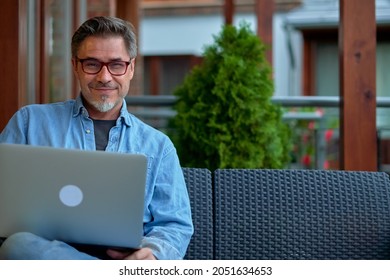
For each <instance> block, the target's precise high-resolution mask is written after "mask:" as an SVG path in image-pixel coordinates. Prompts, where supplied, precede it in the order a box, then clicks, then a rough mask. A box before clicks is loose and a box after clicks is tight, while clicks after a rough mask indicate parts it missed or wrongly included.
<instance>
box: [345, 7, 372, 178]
mask: <svg viewBox="0 0 390 280" xmlns="http://www.w3.org/2000/svg"><path fill="white" fill-rule="evenodd" d="M339 31H340V32H339V50H340V52H339V54H340V98H341V105H340V121H341V123H340V130H341V131H340V133H341V141H340V142H341V143H340V164H341V169H344V170H367V171H376V170H377V169H378V162H377V134H376V92H375V91H376V85H375V84H376V76H375V68H376V20H375V0H367V1H359V5H357V4H356V2H355V1H350V0H340V29H339Z"/></svg>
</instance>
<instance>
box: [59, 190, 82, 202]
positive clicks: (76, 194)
mask: <svg viewBox="0 0 390 280" xmlns="http://www.w3.org/2000/svg"><path fill="white" fill-rule="evenodd" d="M60 200H61V202H62V203H63V204H65V205H66V206H69V207H75V206H78V205H79V204H80V203H81V202H82V201H83V192H82V191H81V189H80V188H79V187H77V186H75V185H66V186H63V187H62V188H61V190H60Z"/></svg>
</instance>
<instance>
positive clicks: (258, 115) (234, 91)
mask: <svg viewBox="0 0 390 280" xmlns="http://www.w3.org/2000/svg"><path fill="white" fill-rule="evenodd" d="M214 40H215V42H214V43H213V44H212V45H210V46H206V48H205V51H204V54H203V58H204V59H203V62H202V64H200V65H198V66H196V67H194V68H193V69H192V71H191V72H190V73H189V74H188V75H187V76H186V78H185V80H184V82H183V84H181V85H180V86H178V87H177V88H176V89H175V91H174V95H175V96H177V97H178V102H177V103H176V105H175V110H176V112H177V114H176V116H175V117H174V118H172V119H171V121H170V127H171V128H173V129H172V130H171V135H170V136H171V138H172V140H173V142H174V143H175V145H176V148H177V150H178V154H179V158H180V161H181V164H182V166H186V167H205V168H208V169H210V170H212V171H213V170H215V169H217V168H283V167H284V166H285V165H286V164H287V163H288V162H289V153H290V142H289V138H290V131H289V129H288V127H287V125H286V124H285V123H283V121H282V110H281V108H280V107H278V106H276V105H275V104H273V103H272V102H271V97H272V94H273V91H274V86H273V80H272V73H271V67H270V66H269V64H268V62H267V61H266V58H265V45H264V44H263V43H262V42H261V40H260V39H259V38H258V36H256V35H255V34H254V33H253V32H252V31H251V30H250V28H249V25H248V24H247V23H241V24H240V26H239V27H234V26H232V25H226V26H224V27H223V28H222V31H221V33H220V34H219V35H218V36H214Z"/></svg>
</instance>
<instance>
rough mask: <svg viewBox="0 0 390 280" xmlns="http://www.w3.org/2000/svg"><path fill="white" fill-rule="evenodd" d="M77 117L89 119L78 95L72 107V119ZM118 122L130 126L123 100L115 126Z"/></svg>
mask: <svg viewBox="0 0 390 280" xmlns="http://www.w3.org/2000/svg"><path fill="white" fill-rule="evenodd" d="M78 115H84V116H85V117H89V114H88V111H87V109H86V108H85V106H84V104H83V99H82V98H81V95H79V96H78V97H77V98H76V100H75V103H74V106H73V117H77V116H78ZM120 120H123V122H124V123H125V124H126V125H127V126H130V125H131V119H130V114H129V112H128V111H127V104H126V100H125V99H123V103H122V108H121V110H120V113H119V118H118V120H117V124H118V121H120Z"/></svg>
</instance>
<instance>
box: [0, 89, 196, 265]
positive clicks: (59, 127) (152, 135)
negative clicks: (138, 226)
mask: <svg viewBox="0 0 390 280" xmlns="http://www.w3.org/2000/svg"><path fill="white" fill-rule="evenodd" d="M3 142H6V143H16V144H28V145H39V146H52V147H64V148H72V149H74V148H76V149H83V150H95V149H96V147H95V136H94V126H93V121H92V120H91V119H90V118H89V116H88V112H87V110H86V109H85V107H84V106H83V104H82V99H81V97H80V96H79V97H78V98H77V99H76V100H69V101H65V102H60V103H53V104H34V105H28V106H25V107H23V108H21V109H20V110H19V111H18V112H16V113H15V115H14V116H13V117H12V118H11V120H10V121H9V123H8V124H7V126H6V127H5V129H4V130H3V131H2V133H1V134H0V143H3ZM106 151H113V152H119V153H140V154H144V155H146V156H147V158H148V171H147V178H146V190H145V193H146V194H145V209H144V218H143V219H144V239H143V241H142V247H149V248H151V249H152V250H153V253H154V255H155V256H156V257H157V258H158V259H181V258H183V257H184V255H185V252H186V250H187V246H188V243H189V241H190V238H191V236H192V234H193V225H192V219H191V210H190V203H189V198H188V193H187V188H186V185H185V181H184V177H183V172H182V169H181V166H180V163H179V159H178V156H177V153H176V149H175V147H174V145H173V143H172V142H171V140H170V139H169V138H168V137H167V136H166V135H165V134H163V133H162V132H160V131H158V130H156V129H154V128H152V127H151V126H149V125H147V124H145V123H143V122H142V121H141V120H139V119H138V118H136V117H135V116H134V115H132V114H130V113H129V112H128V111H127V107H126V103H125V101H123V106H122V109H121V112H120V117H119V118H118V119H117V121H116V126H114V127H113V128H112V129H111V130H110V133H109V140H108V144H107V147H106Z"/></svg>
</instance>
